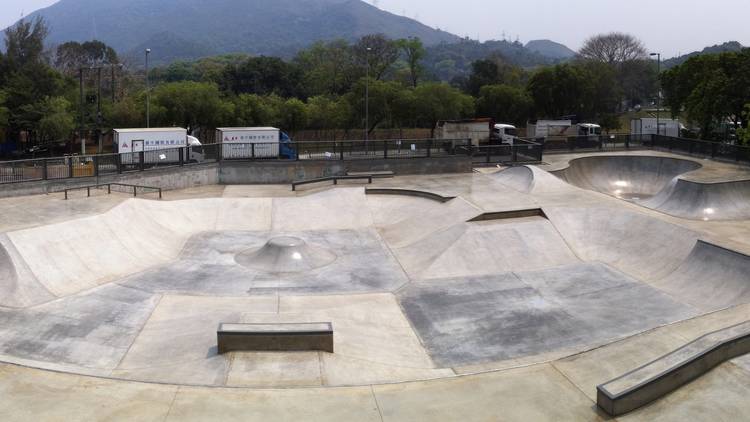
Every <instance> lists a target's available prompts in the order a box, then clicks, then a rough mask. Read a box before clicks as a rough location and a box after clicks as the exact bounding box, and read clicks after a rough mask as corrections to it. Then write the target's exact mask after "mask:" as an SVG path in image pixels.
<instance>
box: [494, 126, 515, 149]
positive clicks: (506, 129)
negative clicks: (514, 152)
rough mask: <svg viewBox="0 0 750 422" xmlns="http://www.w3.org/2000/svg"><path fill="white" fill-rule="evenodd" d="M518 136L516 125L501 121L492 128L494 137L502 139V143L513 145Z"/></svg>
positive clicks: (498, 139)
mask: <svg viewBox="0 0 750 422" xmlns="http://www.w3.org/2000/svg"><path fill="white" fill-rule="evenodd" d="M517 138H518V129H516V127H515V126H513V125H509V124H505V123H500V124H496V125H495V126H494V127H493V128H492V139H493V140H495V141H500V143H502V144H509V145H513V142H514V141H515V140H516V139H517Z"/></svg>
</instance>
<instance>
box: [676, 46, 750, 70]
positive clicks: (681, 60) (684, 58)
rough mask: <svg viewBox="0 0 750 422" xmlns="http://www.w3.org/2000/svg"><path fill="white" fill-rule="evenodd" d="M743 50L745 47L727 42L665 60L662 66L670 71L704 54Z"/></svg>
mask: <svg viewBox="0 0 750 422" xmlns="http://www.w3.org/2000/svg"><path fill="white" fill-rule="evenodd" d="M743 48H744V47H743V46H742V44H740V43H739V42H737V41H729V42H725V43H724V44H718V45H714V46H711V47H706V48H704V49H703V50H701V51H693V52H692V53H689V54H683V55H682V56H679V57H674V58H671V59H668V60H664V61H663V62H662V66H664V67H665V68H667V69H669V68H672V67H675V66H678V65H681V64H683V63H685V62H686V61H687V60H688V59H689V58H691V57H695V56H700V55H702V54H714V53H724V52H727V51H740V50H742V49H743Z"/></svg>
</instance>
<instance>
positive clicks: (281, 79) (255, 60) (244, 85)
mask: <svg viewBox="0 0 750 422" xmlns="http://www.w3.org/2000/svg"><path fill="white" fill-rule="evenodd" d="M299 79H300V74H299V70H298V68H297V67H296V66H295V65H293V64H291V63H287V62H285V61H283V60H281V59H280V58H278V57H265V56H261V57H251V58H249V59H247V60H246V61H245V62H244V63H241V64H238V65H229V66H227V67H226V69H225V70H224V75H223V78H222V88H223V89H224V90H226V91H230V92H233V93H235V94H258V95H268V94H277V95H281V96H284V97H293V96H296V95H297V94H298V86H299Z"/></svg>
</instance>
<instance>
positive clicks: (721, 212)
mask: <svg viewBox="0 0 750 422" xmlns="http://www.w3.org/2000/svg"><path fill="white" fill-rule="evenodd" d="M638 203H639V204H640V205H643V206H644V207H648V208H651V209H654V210H658V211H661V212H664V213H667V214H670V215H674V216H676V217H681V218H688V219H692V220H705V221H709V220H746V219H750V180H738V181H733V182H718V183H699V182H694V181H691V180H684V179H681V178H675V179H673V180H672V181H670V183H669V184H668V185H667V186H666V187H664V188H663V189H662V190H661V191H659V192H658V193H657V194H656V195H654V197H652V198H649V199H647V200H643V201H639V202H638Z"/></svg>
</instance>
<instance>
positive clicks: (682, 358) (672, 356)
mask: <svg viewBox="0 0 750 422" xmlns="http://www.w3.org/2000/svg"><path fill="white" fill-rule="evenodd" d="M746 353H750V321H746V322H743V323H741V324H737V325H734V326H731V327H729V328H725V329H722V330H719V331H714V332H712V333H709V334H706V335H704V336H702V337H700V338H698V339H696V340H695V341H693V342H691V343H688V344H687V345H685V346H683V347H681V348H679V349H677V350H675V351H673V352H671V353H669V354H667V355H664V356H662V357H660V358H659V359H656V360H654V361H652V362H650V363H647V364H646V365H644V366H641V367H640V368H637V369H635V370H633V371H631V372H628V373H626V374H624V375H622V376H620V377H618V378H615V379H614V380H612V381H609V382H607V383H605V384H602V385H599V386H598V387H596V390H597V394H596V404H597V405H598V406H599V407H600V408H602V409H603V410H604V411H605V412H607V413H608V414H609V415H611V416H619V415H622V414H625V413H627V412H630V411H631V410H635V409H637V408H639V407H641V406H644V405H646V404H648V403H651V402H652V401H654V400H656V399H658V398H660V397H662V396H664V395H666V394H668V393H670V392H672V391H674V390H676V389H678V388H679V387H681V386H683V385H685V384H687V383H689V382H690V381H692V380H694V379H696V378H698V377H700V376H701V375H703V374H705V373H706V372H708V371H709V370H711V369H712V368H714V367H716V366H717V365H719V364H721V363H723V362H726V361H727V360H730V359H733V358H736V357H737V356H741V355H744V354H746Z"/></svg>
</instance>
